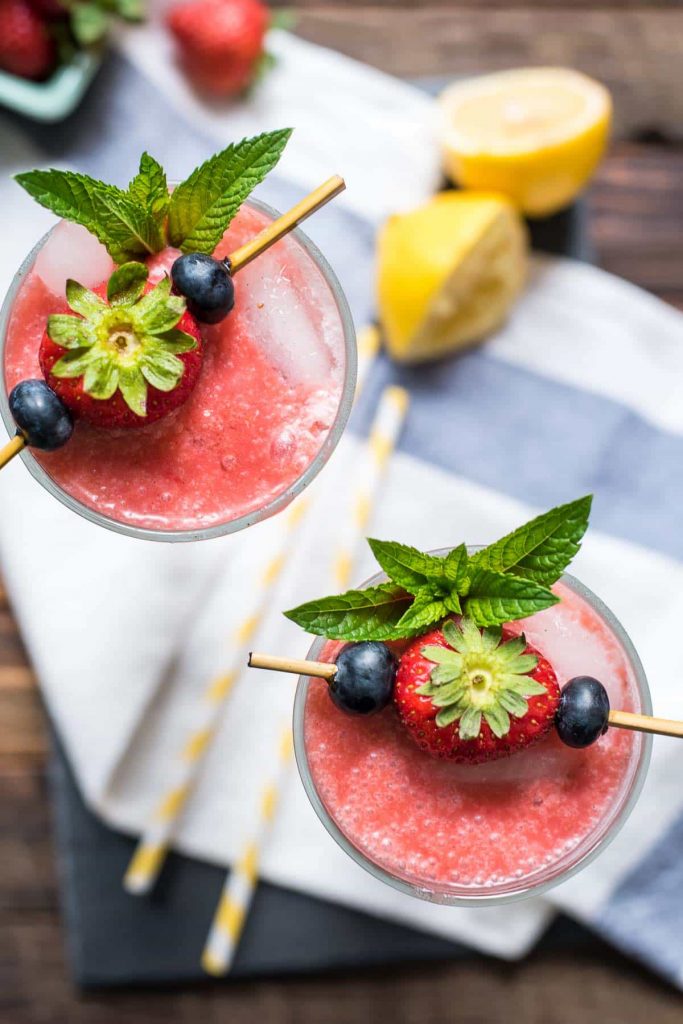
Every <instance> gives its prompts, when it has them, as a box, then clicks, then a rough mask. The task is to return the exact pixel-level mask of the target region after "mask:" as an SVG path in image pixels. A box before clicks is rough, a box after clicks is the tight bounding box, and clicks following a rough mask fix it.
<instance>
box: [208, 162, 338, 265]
mask: <svg viewBox="0 0 683 1024" xmlns="http://www.w3.org/2000/svg"><path fill="white" fill-rule="evenodd" d="M345 188H346V183H345V182H344V179H343V178H340V177H339V175H338V174H337V175H335V176H334V177H333V178H330V179H329V180H328V181H326V182H324V183H323V184H322V185H318V187H317V188H316V189H314V190H313V191H312V192H311V193H310V195H307V196H305V197H304V198H303V199H302V200H301V201H300V202H298V203H297V204H296V206H293V207H292V209H291V210H289V212H288V213H283V215H282V216H281V217H278V218H277V220H274V221H273V223H272V224H269V225H268V227H267V228H264V229H263V231H260V232H259V234H258V235H256V237H255V238H252V239H251V241H250V242H247V243H246V245H242V246H240V248H239V249H235V251H234V252H233V253H232V255H230V256H229V257H228V263H229V266H230V273H231V274H236V273H237V271H238V270H241V269H242V267H246V265H247V263H251V261H252V260H253V259H256V257H257V256H260V254H261V253H262V252H265V250H266V249H269V248H270V246H271V245H274V244H275V242H279V240H280V239H281V238H282V237H283V235H286V234H287V233H288V232H290V231H292V229H293V228H295V227H296V226H297V224H300V223H301V221H302V220H306V218H307V217H310V216H311V214H312V213H315V212H316V210H319V209H320V207H321V206H324V205H325V203H329V201H330V199H334V197H335V196H338V195H339V193H340V192H343V191H344V189H345Z"/></svg>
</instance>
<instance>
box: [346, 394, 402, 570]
mask: <svg viewBox="0 0 683 1024" xmlns="http://www.w3.org/2000/svg"><path fill="white" fill-rule="evenodd" d="M407 409H408V392H407V391H406V390H405V388H400V387H396V386H390V387H387V388H385V389H384V391H383V392H382V397H381V398H380V402H379V406H378V407H377V413H376V415H375V419H374V422H373V425H372V428H371V430H370V435H369V437H368V442H367V444H366V445H365V446H364V447H363V450H362V452H361V453H360V455H359V460H360V467H359V474H358V480H359V483H358V485H357V487H356V488H355V491H354V496H353V503H352V507H351V510H350V514H349V515H348V516H347V517H346V518H345V520H344V521H343V522H342V523H340V524H339V530H338V541H337V545H336V551H335V556H334V564H333V572H334V580H335V583H336V585H337V586H338V587H339V589H340V590H348V588H349V585H350V582H351V574H352V570H353V562H354V558H355V556H356V552H357V548H358V545H359V543H360V542H361V540H362V539H363V537H364V536H365V531H366V529H367V525H368V522H369V519H370V514H371V512H372V507H373V504H374V501H375V497H376V494H377V491H378V489H379V485H380V483H381V481H382V477H383V476H384V470H385V468H386V465H387V462H388V461H389V457H390V456H391V453H392V452H393V450H394V448H395V446H396V441H397V440H398V436H399V434H400V432H401V428H402V426H403V421H404V419H405V415H406V411H407Z"/></svg>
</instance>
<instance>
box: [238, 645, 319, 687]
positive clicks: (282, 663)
mask: <svg viewBox="0 0 683 1024" xmlns="http://www.w3.org/2000/svg"><path fill="white" fill-rule="evenodd" d="M247 665H248V666H249V668H263V669H268V670H270V671H272V672H289V673H291V674H292V675H295V676H314V677H316V678H318V679H326V680H327V681H328V682H331V681H332V680H333V679H334V677H335V675H336V674H337V666H336V665H333V664H331V663H330V662H327V661H305V660H304V659H300V658H283V657H280V656H279V655H276V654H259V653H257V652H255V651H250V652H249V658H248V660H247Z"/></svg>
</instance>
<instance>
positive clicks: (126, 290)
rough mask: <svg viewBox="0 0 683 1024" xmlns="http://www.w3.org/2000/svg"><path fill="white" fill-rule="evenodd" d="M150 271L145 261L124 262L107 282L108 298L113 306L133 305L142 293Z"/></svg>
mask: <svg viewBox="0 0 683 1024" xmlns="http://www.w3.org/2000/svg"><path fill="white" fill-rule="evenodd" d="M148 276H149V271H148V269H147V267H146V266H145V264H144V263H138V262H137V261H133V262H132V263H124V264H122V266H120V267H119V268H118V270H115V271H114V273H113V274H112V275H111V277H110V278H109V281H108V282H107V299H108V301H109V303H110V304H111V305H112V306H127V305H131V304H132V303H133V302H137V300H138V299H139V298H140V296H141V295H142V293H143V291H144V290H145V285H146V284H147V278H148Z"/></svg>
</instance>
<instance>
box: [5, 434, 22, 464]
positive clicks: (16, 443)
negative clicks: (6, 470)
mask: <svg viewBox="0 0 683 1024" xmlns="http://www.w3.org/2000/svg"><path fill="white" fill-rule="evenodd" d="M25 447H26V438H25V437H24V435H23V434H15V436H14V437H13V438H12V440H11V441H8V442H7V444H6V445H5V447H4V448H0V469H2V468H3V467H4V466H6V465H7V463H8V462H10V461H11V460H12V459H13V458H14V456H15V455H18V454H19V452H20V451H21V450H22V448H25Z"/></svg>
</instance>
